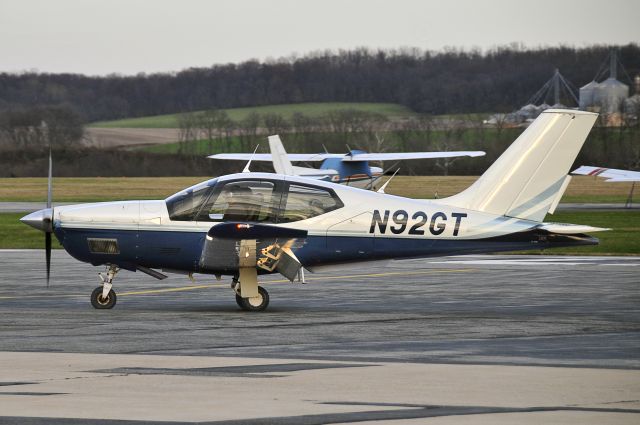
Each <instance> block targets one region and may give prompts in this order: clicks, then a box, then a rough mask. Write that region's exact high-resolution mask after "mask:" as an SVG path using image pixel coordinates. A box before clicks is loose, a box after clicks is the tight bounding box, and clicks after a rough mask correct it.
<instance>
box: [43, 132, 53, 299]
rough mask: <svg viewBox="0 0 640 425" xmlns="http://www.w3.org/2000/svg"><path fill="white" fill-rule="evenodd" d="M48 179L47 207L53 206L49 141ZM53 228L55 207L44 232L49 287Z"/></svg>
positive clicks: (51, 161) (51, 162) (51, 163)
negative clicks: (48, 226) (49, 224)
mask: <svg viewBox="0 0 640 425" xmlns="http://www.w3.org/2000/svg"><path fill="white" fill-rule="evenodd" d="M48 177H49V178H48V179H47V208H51V203H52V201H53V199H52V198H53V190H52V189H53V158H52V154H51V143H49V175H48ZM51 230H53V209H51V228H50V229H49V231H46V232H45V234H44V250H45V252H44V254H45V258H46V261H47V288H48V287H49V277H50V275H51Z"/></svg>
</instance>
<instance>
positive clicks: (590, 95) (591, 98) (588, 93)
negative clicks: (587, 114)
mask: <svg viewBox="0 0 640 425" xmlns="http://www.w3.org/2000/svg"><path fill="white" fill-rule="evenodd" d="M599 85H600V84H598V82H597V81H595V80H593V81H591V82H590V83H588V84H585V85H584V86H582V87H580V109H582V110H583V111H586V110H587V108H590V107H592V106H593V104H594V103H595V94H596V89H597V88H598V86H599Z"/></svg>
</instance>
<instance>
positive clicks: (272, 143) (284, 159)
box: [208, 134, 485, 189]
mask: <svg viewBox="0 0 640 425" xmlns="http://www.w3.org/2000/svg"><path fill="white" fill-rule="evenodd" d="M256 149H257V148H256ZM269 150H270V151H271V153H258V154H256V153H255V152H254V153H253V154H250V153H218V154H215V155H209V156H208V158H211V159H219V160H236V161H250V162H251V161H267V162H272V163H273V168H274V170H275V172H276V173H278V174H283V175H286V176H300V177H306V178H309V179H316V180H323V181H329V182H332V183H339V184H344V185H347V186H353V187H359V188H361V189H371V188H373V186H374V185H375V183H376V182H377V181H378V179H379V178H380V177H382V176H383V175H384V170H383V169H382V168H380V167H372V166H370V165H369V162H371V161H402V160H407V159H438V158H457V157H463V156H467V157H472V158H473V157H478V156H484V155H485V152H484V151H443V152H383V153H368V152H365V151H363V150H358V149H350V150H349V152H348V153H346V154H340V153H328V152H326V153H293V154H291V153H287V151H286V150H285V149H284V146H283V145H282V141H281V140H280V136H278V135H277V134H275V135H273V136H269ZM292 162H321V164H320V168H310V167H299V166H295V165H293V164H292Z"/></svg>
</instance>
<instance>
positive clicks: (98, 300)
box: [91, 286, 117, 310]
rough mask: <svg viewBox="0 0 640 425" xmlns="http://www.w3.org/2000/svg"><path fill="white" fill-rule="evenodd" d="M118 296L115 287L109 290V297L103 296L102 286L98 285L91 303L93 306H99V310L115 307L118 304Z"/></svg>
mask: <svg viewBox="0 0 640 425" xmlns="http://www.w3.org/2000/svg"><path fill="white" fill-rule="evenodd" d="M116 301H117V297H116V291H114V290H113V289H111V290H109V294H108V295H107V299H106V300H105V299H103V298H102V286H98V287H97V288H96V289H94V290H93V292H92V293H91V305H92V306H93V308H97V309H98V310H106V309H110V308H113V306H115V305H116Z"/></svg>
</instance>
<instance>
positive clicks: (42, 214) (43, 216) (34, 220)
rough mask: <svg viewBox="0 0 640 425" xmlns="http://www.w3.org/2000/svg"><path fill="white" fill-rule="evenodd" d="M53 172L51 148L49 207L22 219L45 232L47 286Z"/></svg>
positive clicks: (51, 228)
mask: <svg viewBox="0 0 640 425" xmlns="http://www.w3.org/2000/svg"><path fill="white" fill-rule="evenodd" d="M52 174H53V161H52V158H51V148H49V178H48V182H47V208H45V209H43V210H40V211H36V212H32V213H31V214H29V215H26V216H24V217H22V218H21V219H20V221H21V222H23V223H24V224H28V225H29V226H31V227H34V228H36V229H38V230H42V231H43V232H44V249H45V261H46V263H47V287H49V277H50V275H51V233H53V207H52V205H51V202H52V199H51V198H52Z"/></svg>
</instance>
